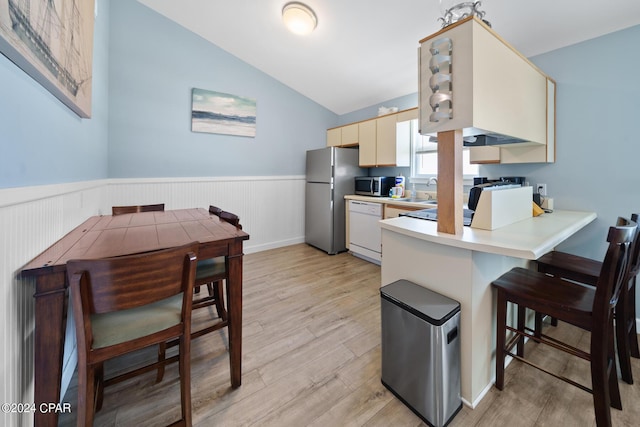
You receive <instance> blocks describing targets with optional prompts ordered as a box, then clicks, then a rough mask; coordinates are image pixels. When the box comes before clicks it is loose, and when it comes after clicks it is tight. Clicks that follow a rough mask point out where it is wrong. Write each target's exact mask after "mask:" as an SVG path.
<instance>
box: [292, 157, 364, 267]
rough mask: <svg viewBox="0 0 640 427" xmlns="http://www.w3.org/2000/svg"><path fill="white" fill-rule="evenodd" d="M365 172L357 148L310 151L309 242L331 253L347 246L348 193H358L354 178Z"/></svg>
mask: <svg viewBox="0 0 640 427" xmlns="http://www.w3.org/2000/svg"><path fill="white" fill-rule="evenodd" d="M362 175H367V170H366V169H362V168H360V166H358V150H357V149H356V148H340V147H327V148H321V149H319V150H310V151H307V184H306V199H305V226H304V228H305V242H307V243H308V244H310V245H311V246H315V247H316V248H319V249H322V250H323V251H325V252H327V253H328V254H336V253H338V252H342V251H345V250H346V249H347V247H346V244H345V201H344V196H345V195H347V194H354V191H355V189H354V178H355V177H356V176H362Z"/></svg>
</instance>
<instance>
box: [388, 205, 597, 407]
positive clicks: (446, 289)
mask: <svg viewBox="0 0 640 427" xmlns="http://www.w3.org/2000/svg"><path fill="white" fill-rule="evenodd" d="M595 218H596V214H595V213H591V212H576V211H554V212H553V213H545V214H543V215H541V216H538V217H533V218H530V219H525V220H523V221H519V222H516V223H513V224H510V225H507V226H504V227H501V228H498V229H496V230H493V231H488V230H480V229H474V228H470V227H464V229H463V231H462V233H459V234H447V233H439V232H438V231H437V223H436V222H433V221H425V220H420V219H414V218H408V217H398V218H392V219H387V220H383V221H381V222H380V225H381V228H382V286H385V285H387V284H389V283H392V282H394V281H396V280H399V279H406V280H410V281H412V282H414V283H416V284H418V285H421V286H424V287H425V288H428V289H431V290H433V291H435V292H438V293H441V294H442V295H445V296H447V297H450V298H453V299H455V300H457V301H459V302H460V304H461V322H460V329H461V346H462V347H461V370H462V372H461V374H462V383H461V388H462V390H461V393H462V399H463V401H464V402H465V404H466V405H468V406H470V407H472V408H473V407H475V406H476V405H477V404H478V402H479V401H480V400H481V399H482V397H483V396H484V395H485V394H486V392H487V391H488V390H489V389H490V387H491V386H492V384H493V381H494V377H495V363H494V361H495V342H496V337H495V303H494V296H493V294H492V292H491V286H490V285H491V281H492V280H494V279H496V278H497V277H498V276H500V275H501V274H503V273H504V272H506V271H508V270H510V269H511V268H513V267H519V266H527V264H528V263H529V261H531V260H535V259H537V258H539V257H540V256H542V255H544V254H545V253H547V252H548V251H550V250H553V249H554V248H555V247H556V246H557V245H558V244H560V243H562V242H563V241H565V240H566V239H567V238H569V237H570V236H572V235H573V234H575V233H576V232H578V231H579V230H580V229H582V228H583V227H585V226H586V225H587V224H589V223H590V222H592V221H593V220H594V219H595Z"/></svg>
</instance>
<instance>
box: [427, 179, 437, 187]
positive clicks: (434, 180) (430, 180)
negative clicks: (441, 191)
mask: <svg viewBox="0 0 640 427" xmlns="http://www.w3.org/2000/svg"><path fill="white" fill-rule="evenodd" d="M432 182H433V183H435V184H436V185H438V178H434V177H431V178H429V182H427V187H429V186H430V185H431V183H432Z"/></svg>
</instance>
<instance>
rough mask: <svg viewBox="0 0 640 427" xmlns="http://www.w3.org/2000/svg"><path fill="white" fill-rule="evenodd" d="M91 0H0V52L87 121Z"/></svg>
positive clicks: (92, 7)
mask: <svg viewBox="0 0 640 427" xmlns="http://www.w3.org/2000/svg"><path fill="white" fill-rule="evenodd" d="M94 19H95V15H94V1H93V0H0V52H2V54H3V55H4V56H6V57H7V58H9V60H11V61H12V62H13V63H14V64H16V65H17V66H18V67H20V68H21V69H22V70H23V71H24V72H26V73H27V74H28V75H30V76H31V77H32V78H33V79H34V80H36V81H37V82H38V83H40V84H41V85H42V86H43V87H44V88H45V89H47V90H48V91H49V92H51V93H52V94H53V95H54V96H55V97H56V98H58V99H59V100H60V101H62V103H63V104H65V105H66V106H67V107H69V108H70V109H71V110H72V111H73V112H75V113H76V114H77V115H78V116H80V117H83V118H88V117H91V78H92V63H93V25H94Z"/></svg>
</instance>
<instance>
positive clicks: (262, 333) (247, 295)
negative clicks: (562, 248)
mask: <svg viewBox="0 0 640 427" xmlns="http://www.w3.org/2000/svg"><path fill="white" fill-rule="evenodd" d="M379 289H380V268H379V267H378V266H375V265H373V264H370V263H368V262H365V261H362V260H360V259H358V258H355V257H353V256H351V255H350V254H347V253H342V254H339V255H334V256H328V255H326V254H324V253H322V252H320V251H318V250H317V249H314V248H311V247H309V246H307V245H294V246H289V247H285V248H280V249H275V250H270V251H265V252H260V253H256V254H250V255H245V257H244V310H243V313H244V324H243V376H242V386H241V387H240V388H238V389H236V390H232V389H231V387H230V385H229V359H228V354H227V352H226V344H227V334H226V331H220V332H216V333H213V334H210V335H205V336H203V337H201V338H198V339H196V340H194V341H193V342H192V375H191V381H192V399H193V402H192V403H193V405H192V407H193V421H194V425H196V426H229V427H235V426H277V427H287V426H292V427H298V426H367V427H369V426H415V427H417V426H425V425H426V424H425V423H423V422H422V420H421V419H420V418H419V417H417V416H416V415H415V414H414V413H413V412H411V411H410V410H409V409H407V408H406V407H405V406H404V405H403V404H402V403H401V402H400V401H399V400H398V399H396V398H395V397H394V396H393V395H392V394H391V393H390V392H389V391H387V390H386V389H385V388H384V387H383V386H382V384H381V383H380V295H379ZM206 314H207V313H205V310H200V313H198V314H197V315H195V316H196V317H197V318H200V317H201V316H204V315H206ZM194 322H196V323H197V319H194ZM548 329H549V330H551V329H553V331H552V334H556V335H559V336H562V337H563V338H568V339H571V340H573V341H574V342H576V343H580V345H586V346H588V340H589V335H588V333H585V332H582V331H581V330H579V329H576V328H573V327H569V326H567V325H566V324H561V326H560V327H558V328H551V327H548ZM587 348H588V347H587ZM527 352H528V353H527V354H531V355H532V357H534V358H535V359H538V360H539V361H542V363H545V364H546V365H547V366H553V367H554V368H555V369H558V370H559V371H560V372H563V373H564V375H570V376H571V377H572V378H574V379H580V380H581V381H583V382H584V383H585V384H589V370H588V364H587V362H584V361H582V360H578V359H575V358H571V357H569V356H566V355H564V354H559V353H558V352H556V351H552V350H550V349H548V348H545V347H544V346H538V345H536V344H534V343H529V344H527ZM154 357H155V349H150V350H148V351H144V352H140V353H138V354H135V355H132V356H127V357H124V358H121V359H118V360H116V361H113V362H112V363H110V364H108V365H106V368H105V370H106V372H107V376H108V375H109V373H110V372H115V371H117V370H119V369H120V368H121V367H123V366H129V365H130V364H133V363H137V362H139V361H140V360H151V359H153V358H154ZM633 370H634V374H635V375H636V378H637V381H636V384H635V385H633V386H630V385H628V384H625V383H624V382H621V383H620V387H621V391H622V398H623V407H624V410H623V411H618V410H615V409H612V417H613V424H614V426H637V425H638V424H639V421H638V420H640V385H638V383H639V382H640V360H636V359H634V360H633ZM178 386H179V383H178V376H177V365H176V364H173V365H170V366H169V367H168V368H167V372H166V374H165V378H164V380H163V381H162V382H161V383H159V384H156V383H155V373H149V374H145V375H142V376H139V377H136V378H134V379H131V380H129V381H126V382H124V383H121V384H118V385H114V386H112V387H110V388H107V389H106V391H105V399H104V406H103V409H102V410H101V411H100V412H99V413H98V414H97V416H96V419H95V425H96V426H137V427H145V426H158V425H166V424H169V423H171V422H173V421H174V420H176V419H177V418H179V399H180V397H179V396H180V395H179V389H178ZM76 398H77V389H76V380H75V377H74V380H73V381H72V384H71V386H70V388H69V390H68V392H67V393H66V396H65V397H64V401H65V402H69V403H71V404H72V408H73V411H72V413H71V414H63V415H62V416H61V417H60V423H59V425H61V426H73V425H75V417H74V412H75V407H76ZM449 425H450V426H492V427H493V426H503V425H505V426H506V425H509V426H559V425H562V426H580V427H582V426H591V425H595V420H594V415H593V406H592V399H591V395H590V394H588V393H586V392H584V391H581V390H579V389H577V388H574V387H572V386H570V385H568V384H565V383H563V382H561V381H559V380H557V379H555V378H553V377H551V376H548V375H545V374H542V373H540V372H538V371H536V370H535V369H533V368H530V367H528V366H526V365H523V364H522V363H519V362H514V363H512V364H511V365H510V366H509V367H508V368H507V370H506V377H505V389H504V390H503V391H502V392H500V391H498V390H496V389H495V388H492V389H491V391H490V392H489V393H488V394H487V396H486V397H485V398H484V399H483V401H482V402H481V403H480V405H479V406H478V407H477V408H475V409H474V410H471V409H469V408H467V407H463V409H462V410H461V411H460V412H459V413H458V415H457V416H456V417H455V418H454V420H453V421H452V422H451V424H449Z"/></svg>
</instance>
